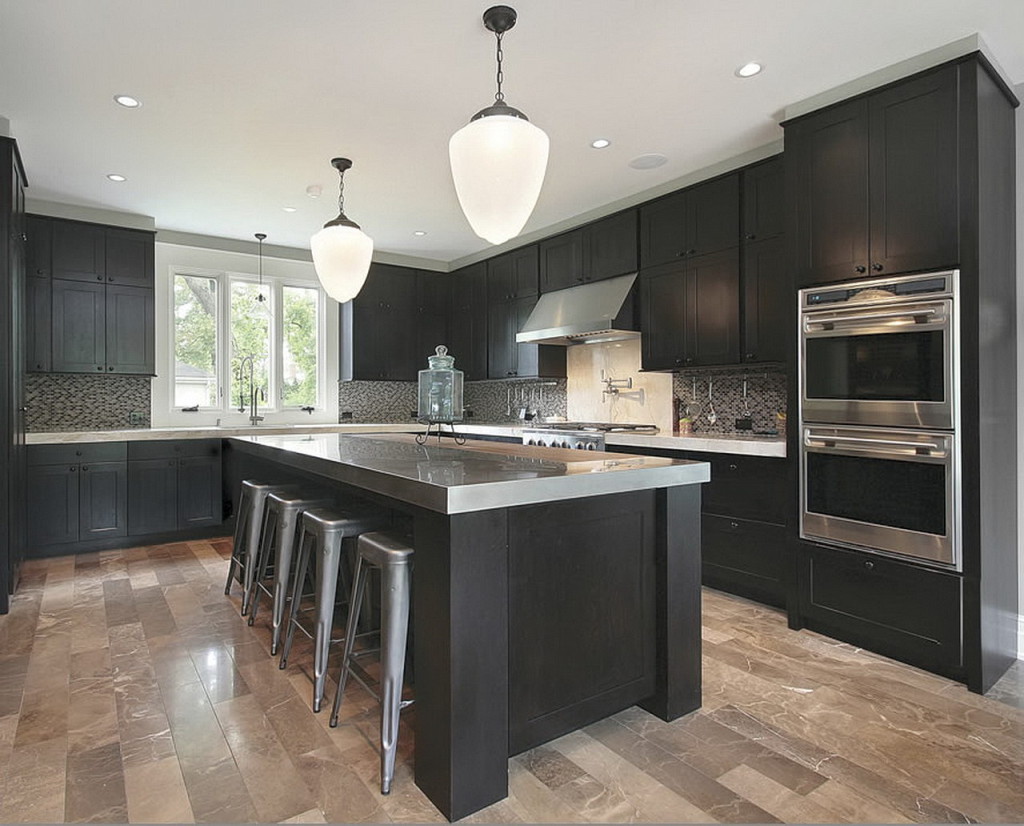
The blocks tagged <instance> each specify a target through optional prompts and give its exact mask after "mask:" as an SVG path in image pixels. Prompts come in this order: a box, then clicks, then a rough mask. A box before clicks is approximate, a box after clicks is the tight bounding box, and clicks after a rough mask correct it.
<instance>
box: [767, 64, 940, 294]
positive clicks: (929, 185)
mask: <svg viewBox="0 0 1024 826" xmlns="http://www.w3.org/2000/svg"><path fill="white" fill-rule="evenodd" d="M957 77H958V74H957V69H956V67H955V66H946V67H943V68H941V69H939V70H937V71H934V72H929V73H927V74H925V75H921V76H919V77H916V78H912V79H911V80H908V81H905V82H902V83H899V84H895V85H893V86H890V87H888V88H885V89H882V90H881V91H879V92H876V93H872V94H869V95H866V96H864V97H860V98H856V99H854V100H852V101H850V102H848V103H844V104H840V105H838V106H833V107H830V108H828V109H825V110H823V111H821V112H816V113H812V114H810V115H807V116H805V117H802V118H800V119H797V120H795V121H792V122H790V123H787V124H786V125H785V126H786V166H787V169H788V171H787V178H788V185H789V186H791V188H792V192H793V198H794V206H793V213H792V215H793V220H794V236H795V238H794V246H793V248H794V250H795V252H796V261H795V264H796V279H797V285H798V286H804V285H808V284H819V283H829V282H835V281H846V280H850V279H856V278H858V277H861V276H863V277H869V276H884V275H890V274H897V273H901V272H913V271H922V270H929V269H938V268H941V267H949V266H955V265H956V264H957V263H958V260H959V233H958V228H959V203H958V197H959V193H958V182H957V176H958V163H957V151H958V124H957Z"/></svg>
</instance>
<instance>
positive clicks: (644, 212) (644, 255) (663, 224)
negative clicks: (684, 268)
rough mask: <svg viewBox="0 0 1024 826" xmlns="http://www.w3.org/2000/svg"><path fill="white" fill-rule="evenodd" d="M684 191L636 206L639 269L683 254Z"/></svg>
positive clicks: (684, 240) (675, 258) (684, 246)
mask: <svg viewBox="0 0 1024 826" xmlns="http://www.w3.org/2000/svg"><path fill="white" fill-rule="evenodd" d="M688 240H689V239H688V238H687V231H686V190H683V191H682V192H675V193H673V194H672V195H669V196H667V197H665V198H661V199H659V200H657V201H655V202H654V203H651V204H646V205H645V206H642V207H640V266H642V267H645V268H646V267H652V266H657V265H659V264H667V263H670V262H672V261H677V260H679V259H680V258H683V257H684V256H685V255H686V251H687V249H689V247H688Z"/></svg>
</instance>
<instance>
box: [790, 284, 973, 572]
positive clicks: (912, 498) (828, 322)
mask: <svg viewBox="0 0 1024 826" xmlns="http://www.w3.org/2000/svg"><path fill="white" fill-rule="evenodd" d="M958 278H959V272H958V271H957V270H947V271H943V272H936V273H928V274H923V275H911V276H901V277H898V278H889V279H870V280H861V281H854V282H848V283H843V284H835V285H829V286H825V287H818V288H813V289H804V290H801V291H800V294H799V295H800V359H799V365H800V369H799V382H800V388H799V391H800V421H801V427H800V436H801V445H800V489H801V490H800V492H801V497H800V498H801V508H800V534H801V536H802V537H804V538H805V539H809V540H813V541H817V542H824V543H830V544H835V545H841V546H846V547H853V548H858V549H860V550H867V551H873V552H877V553H883V554H891V555H895V556H900V557H911V558H914V559H917V560H919V561H922V562H926V563H928V564H931V565H936V566H940V567H943V568H947V569H956V570H959V568H960V484H961V474H960V452H959V445H958V442H957V429H958V422H959V400H960V381H959V379H960V377H959V363H960V358H959V355H960V354H959V321H958V306H957V305H958V289H957V287H958Z"/></svg>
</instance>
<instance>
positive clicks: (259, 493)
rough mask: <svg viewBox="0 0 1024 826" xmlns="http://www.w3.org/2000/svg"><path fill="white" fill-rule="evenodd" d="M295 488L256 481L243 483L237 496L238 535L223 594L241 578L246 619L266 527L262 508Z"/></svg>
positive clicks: (236, 520) (250, 480) (236, 523)
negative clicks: (271, 498)
mask: <svg viewBox="0 0 1024 826" xmlns="http://www.w3.org/2000/svg"><path fill="white" fill-rule="evenodd" d="M290 489H292V486H290V485H276V484H267V483H265V482H257V481H256V480H254V479H244V480H242V486H241V490H240V492H239V495H238V515H237V517H236V518H235V536H234V542H233V543H232V547H231V563H230V564H229V565H228V579H227V582H226V583H225V584H224V594H225V595H228V594H230V593H231V582H232V580H234V579H235V577H236V576H237V577H239V582H240V583H241V585H242V609H241V613H242V616H243V617H244V616H245V615H246V614H248V613H249V597H250V590H251V588H252V580H253V576H254V574H255V572H256V556H257V554H258V553H259V545H260V531H261V530H262V528H263V509H264V506H265V505H266V501H267V495H268V494H271V493H282V492H285V491H288V490H290Z"/></svg>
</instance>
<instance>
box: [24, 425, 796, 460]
mask: <svg viewBox="0 0 1024 826" xmlns="http://www.w3.org/2000/svg"><path fill="white" fill-rule="evenodd" d="M524 426H525V427H529V426H530V425H528V424H527V425H519V424H487V423H485V424H465V423H464V424H460V425H458V426H457V430H458V431H459V432H462V433H467V434H470V435H477V436H506V437H509V438H513V439H519V438H521V437H522V434H523V427H524ZM422 429H423V425H419V424H415V423H410V424H374V423H360V424H309V425H260V426H258V427H255V428H254V427H244V426H243V427H147V428H132V429H127V430H82V431H68V432H58V433H28V434H26V436H25V442H26V444H30V445H55V444H73V443H76V442H134V441H150V440H158V439H216V438H224V439H226V438H229V437H233V436H250V435H262V436H271V435H287V434H308V433H417V432H419V431H421V430H422ZM605 442H606V444H607V445H608V446H609V447H615V446H616V445H619V446H621V447H633V448H636V447H652V448H657V449H658V450H688V451H693V452H697V453H737V454H741V455H746V456H768V457H777V458H785V456H786V439H785V437H784V436H726V435H717V434H711V433H701V434H694V435H689V436H676V435H673V434H665V435H662V434H660V433H653V434H652V433H606V434H605Z"/></svg>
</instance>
